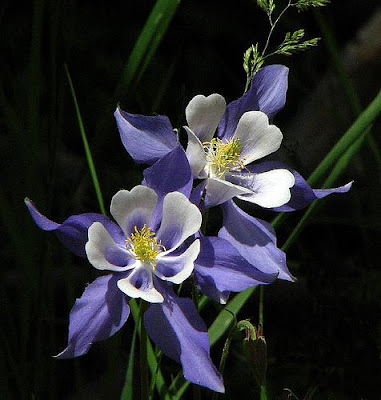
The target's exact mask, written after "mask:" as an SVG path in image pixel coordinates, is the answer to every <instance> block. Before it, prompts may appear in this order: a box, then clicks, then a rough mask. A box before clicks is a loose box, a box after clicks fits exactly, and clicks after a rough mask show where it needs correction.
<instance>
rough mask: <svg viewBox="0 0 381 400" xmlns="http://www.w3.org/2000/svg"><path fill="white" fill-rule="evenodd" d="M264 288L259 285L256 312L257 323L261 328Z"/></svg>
mask: <svg viewBox="0 0 381 400" xmlns="http://www.w3.org/2000/svg"><path fill="white" fill-rule="evenodd" d="M264 296H265V287H264V285H261V286H260V287H259V312H258V323H259V325H261V326H262V327H263V306H264Z"/></svg>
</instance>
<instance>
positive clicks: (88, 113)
mask: <svg viewBox="0 0 381 400" xmlns="http://www.w3.org/2000/svg"><path fill="white" fill-rule="evenodd" d="M154 3H155V2H154V1H152V0H151V1H149V0H142V1H140V2H135V1H129V0H126V1H124V2H118V1H117V2H113V3H112V4H110V3H109V2H106V1H101V0H93V1H88V0H82V1H78V0H52V1H44V0H34V1H21V2H12V1H10V0H5V1H3V2H2V5H1V6H0V18H1V28H0V29H1V39H0V40H1V41H0V46H1V54H2V60H3V62H2V63H1V65H0V71H1V74H0V76H1V86H0V105H1V119H0V134H1V135H0V168H1V170H0V174H1V175H0V176H1V178H0V179H1V183H0V216H1V226H2V229H1V230H0V241H1V246H0V255H1V263H2V268H1V270H0V271H1V283H0V290H1V307H0V316H1V330H0V335H1V337H0V339H1V358H0V363H1V365H0V370H1V380H0V398H1V399H118V398H119V397H120V393H121V390H122V386H123V382H124V379H125V368H126V364H127V359H128V355H129V348H130V342H131V332H132V330H133V322H132V320H130V321H128V322H127V324H126V325H125V327H124V328H123V329H122V330H121V331H120V332H118V333H117V334H116V335H115V336H114V337H113V338H111V339H109V340H107V341H105V342H102V343H98V344H96V345H94V346H92V348H91V350H90V352H89V353H88V355H86V356H83V357H80V358H79V359H77V360H65V361H57V360H55V359H53V358H52V355H55V354H57V353H59V352H60V351H61V350H62V349H63V348H64V347H65V346H66V343H67V328H68V316H69V312H70V309H71V307H72V306H73V304H74V301H75V299H76V298H77V297H79V296H80V295H81V294H82V291H83V289H84V287H85V285H86V284H87V283H88V282H91V281H92V280H93V279H95V277H96V276H97V271H95V269H94V268H92V267H91V266H90V264H89V263H88V262H87V261H86V260H84V259H80V258H79V257H76V256H74V255H72V254H70V253H69V251H68V250H66V249H65V248H64V247H63V246H62V245H61V243H59V242H58V240H57V239H56V237H55V236H54V235H53V234H49V233H46V232H41V231H40V230H39V229H38V228H37V227H36V226H35V225H34V223H33V221H32V219H31V218H30V216H29V214H28V212H27V210H26V207H25V206H24V202H23V200H24V198H25V197H26V196H27V197H29V198H31V199H32V200H33V201H34V203H35V204H36V206H37V207H38V209H39V210H40V211H41V212H42V213H43V214H44V215H47V216H48V217H49V218H51V219H52V220H54V221H57V222H62V221H64V220H65V219H66V218H67V217H68V216H70V215H72V214H79V213H84V212H99V206H98V203H97V199H96V196H95V192H94V189H93V186H92V181H91V177H90V175H89V172H88V167H87V163H86V159H85V156H84V150H83V145H82V141H81V136H80V131H79V127H78V121H77V118H76V114H75V109H74V104H73V99H72V96H71V94H70V89H69V85H68V80H67V77H66V75H65V72H64V64H65V63H66V65H67V67H68V69H69V71H70V74H71V78H72V81H73V85H74V88H75V91H76V95H77V100H78V104H79V107H80V111H81V114H82V117H83V122H84V126H85V130H86V133H87V136H88V140H89V144H90V148H91V151H92V154H93V157H94V161H95V165H96V168H97V172H98V177H99V181H100V185H101V188H102V192H103V196H104V200H105V204H106V208H108V204H109V202H110V200H111V197H112V195H113V194H114V193H115V192H116V191H117V190H119V189H121V188H125V189H130V188H131V187H133V186H134V185H136V184H139V183H140V182H141V179H142V171H143V167H142V166H137V165H134V164H133V162H132V160H131V158H130V157H129V155H128V154H127V153H126V152H125V150H124V148H123V146H122V144H121V142H120V138H119V134H118V131H117V128H116V125H115V121H114V117H113V112H114V110H115V108H116V105H117V104H118V103H120V105H121V107H122V108H123V109H125V110H127V111H129V112H132V113H140V114H146V115H153V114H165V115H167V116H168V117H169V118H170V120H171V122H172V124H173V127H176V128H181V126H182V125H183V124H184V123H185V116H184V110H185V107H186V105H187V103H188V102H189V100H190V99H191V98H192V97H193V96H194V95H195V94H199V93H202V94H204V95H208V94H210V93H213V92H217V93H220V94H222V95H223V96H224V97H225V98H226V99H227V101H231V100H234V99H236V98H237V97H239V96H241V95H242V93H243V90H244V86H245V81H246V76H245V72H244V70H243V68H242V56H243V53H244V51H245V50H246V49H247V48H248V47H249V46H250V45H251V44H253V43H256V42H259V43H260V46H262V47H263V44H264V42H265V40H266V38H267V33H268V30H269V26H268V21H267V18H266V15H265V14H264V13H263V11H261V10H260V8H259V7H258V6H257V5H256V2H255V1H252V0H235V1H234V2H231V1H224V0H222V1H221V0H220V1H214V0H208V1H204V0H196V1H189V0H182V1H180V2H179V4H178V7H177V8H176V12H175V13H174V15H173V19H172V20H171V22H170V24H169V27H168V30H167V31H166V33H165V34H164V35H163V37H162V41H161V43H160V45H159V47H158V48H157V50H156V52H154V54H153V57H152V58H149V55H148V54H147V60H148V61H147V64H148V65H147V68H146V69H144V70H143V69H142V70H140V71H138V73H136V74H134V75H128V74H127V75H126V73H125V66H126V64H127V62H128V60H129V56H130V55H131V52H132V49H133V47H134V45H135V43H136V40H137V38H138V36H139V34H140V32H141V31H142V28H143V26H144V24H145V21H146V20H147V18H148V16H149V14H150V12H151V10H152V8H153V6H154ZM278 3H280V5H281V4H284V2H283V3H282V0H278V2H276V4H278ZM299 28H305V30H306V38H313V37H316V36H319V37H322V38H323V39H322V40H321V42H320V43H319V46H318V47H317V48H315V49H313V50H309V51H307V52H305V53H300V54H297V55H294V56H292V57H279V58H277V57H274V58H273V59H270V61H269V62H270V63H282V64H285V65H287V66H288V67H289V68H290V74H289V91H288V97H287V104H286V107H285V108H284V110H282V111H281V112H280V113H279V114H278V115H277V117H276V119H275V124H276V125H278V126H279V127H280V128H281V130H282V132H283V134H284V142H283V148H282V150H280V151H278V152H277V153H275V154H273V155H272V156H271V157H270V158H271V159H276V160H281V161H285V162H287V164H288V165H290V166H291V167H293V168H295V169H296V170H298V171H299V172H300V173H301V174H302V175H303V176H304V177H308V176H309V174H310V173H311V172H312V171H313V170H314V168H315V167H316V166H317V164H318V163H319V162H320V160H321V159H322V158H323V157H324V155H325V154H326V153H327V152H328V151H329V149H330V148H331V147H332V145H333V144H334V143H335V142H336V141H337V140H338V139H339V138H340V137H341V135H342V134H343V133H344V132H345V131H346V130H347V128H348V127H349V126H350V125H351V124H352V122H353V121H354V120H355V119H356V116H357V115H358V114H359V113H360V112H361V110H362V109H363V108H364V107H366V106H367V104H368V103H369V102H370V101H371V100H372V99H373V98H374V97H375V95H376V94H377V93H378V91H379V88H380V86H381V85H380V84H381V74H380V72H381V7H380V4H379V2H378V1H376V0H364V1H358V0H357V1H356V0H348V1H346V2H345V3H344V2H341V1H332V4H331V5H329V6H328V7H325V8H324V9H320V10H319V12H315V11H307V12H305V13H298V12H296V11H290V12H289V13H287V14H286V15H285V16H284V18H283V19H282V20H281V22H280V24H279V25H278V27H277V29H276V31H275V32H274V36H273V39H272V43H270V46H271V44H272V45H273V46H276V45H278V44H279V43H280V42H281V41H282V39H283V37H284V34H285V33H286V32H288V31H295V30H297V29H299ZM379 134H380V124H379V123H375V124H374V125H373V127H372V130H371V135H372V137H373V141H372V142H371V141H366V142H365V143H364V145H363V147H362V149H361V150H360V152H359V153H358V154H357V156H356V157H355V158H354V159H353V160H352V162H351V163H350V164H349V167H348V169H347V172H346V174H345V175H343V176H342V177H341V178H340V181H338V182H337V186H339V185H342V184H345V183H347V182H348V181H351V180H354V184H353V188H352V190H351V192H350V193H349V194H346V195H342V196H338V195H336V196H331V197H330V198H328V199H327V200H324V201H322V202H321V203H322V205H321V207H320V208H319V211H318V213H316V214H315V215H314V217H313V218H312V219H311V221H310V224H309V225H308V227H307V228H306V229H305V230H304V231H303V232H302V234H301V236H300V237H299V239H298V241H297V242H296V243H295V244H294V245H293V246H292V247H291V248H290V249H289V251H288V262H289V268H290V270H291V272H292V273H293V275H295V276H296V277H297V278H298V281H297V282H296V283H288V282H282V281H280V282H276V283H275V284H273V285H271V286H270V287H268V288H266V292H265V315H264V333H265V337H266V341H267V345H268V356H269V359H268V374H267V381H268V382H267V383H268V391H269V398H270V399H294V398H298V399H300V400H302V399H305V400H307V399H310V400H311V399H358V400H360V399H362V400H365V399H367V400H372V399H380V398H381V387H380V382H381V379H380V378H381V375H380V350H381V349H380V346H381V319H380V298H381V297H380V295H381V270H380V261H379V260H380V256H379V252H380V249H381V236H380V230H381V189H380V188H381V161H380V156H379V154H380V135H379ZM248 211H249V212H250V213H251V214H252V215H256V216H259V217H262V218H264V219H266V220H268V221H271V220H272V219H273V218H274V217H275V214H274V213H270V212H268V213H264V212H262V211H260V210H258V209H254V208H253V209H250V210H248ZM302 215H303V211H300V212H297V213H294V214H293V215H292V216H290V217H289V218H288V219H287V221H286V223H285V224H283V225H282V226H281V227H280V228H279V229H278V230H277V235H278V241H279V245H282V244H283V243H284V242H285V240H286V239H287V236H288V234H289V233H290V232H291V231H292V229H293V227H294V226H295V225H296V224H297V222H298V221H299V220H300V218H301V216H302ZM217 220H218V215H217ZM216 229H218V226H216ZM218 310H220V306H219V305H210V306H209V307H207V308H206V309H205V312H204V314H203V315H202V316H203V318H204V319H205V320H206V321H207V323H208V324H210V323H211V322H212V320H213V318H214V316H215V315H216V313H217V312H218ZM257 310H258V296H257V295H254V296H253V298H252V299H251V300H250V301H249V302H248V303H247V304H246V306H245V307H244V309H243V310H242V311H241V313H240V318H241V319H243V318H251V319H252V321H253V323H254V324H256V323H257V322H258V311H257ZM222 345H223V343H218V345H217V346H216V348H215V349H213V351H212V356H213V358H214V360H215V362H216V364H218V361H219V356H220V353H221V348H222ZM243 352H244V349H243V347H242V337H240V336H237V337H234V340H233V343H232V346H231V353H230V356H229V358H228V361H227V366H226V373H225V383H226V395H225V397H222V398H226V399H239V398H240V399H253V398H258V389H257V387H256V384H255V381H254V379H253V377H252V375H251V372H250V368H249V366H248V365H247V363H246V361H245V359H244V355H243ZM162 365H163V371H164V372H165V374H166V377H167V380H168V382H170V380H171V376H172V375H171V374H172V373H173V372H174V371H175V372H176V371H177V370H176V369H175V368H176V367H175V366H174V364H171V363H169V361H168V360H167V359H166V358H165V357H163V363H162ZM166 365H169V367H166ZM138 383H139V382H138V379H137V378H136V387H137V389H138ZM201 393H202V397H201V398H203V399H204V398H205V399H208V398H211V393H209V392H208V391H207V390H204V389H202V391H201ZM138 398H139V395H138V391H137V395H136V399H138ZM188 398H189V399H191V398H192V391H191V390H190V391H188V392H187V393H186V394H185V395H184V399H188Z"/></svg>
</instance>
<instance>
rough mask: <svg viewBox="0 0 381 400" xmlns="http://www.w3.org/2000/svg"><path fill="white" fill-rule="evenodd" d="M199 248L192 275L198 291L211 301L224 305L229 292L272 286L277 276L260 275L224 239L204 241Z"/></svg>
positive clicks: (201, 239)
mask: <svg viewBox="0 0 381 400" xmlns="http://www.w3.org/2000/svg"><path fill="white" fill-rule="evenodd" d="M200 244H201V249H200V255H199V256H198V258H197V260H196V261H195V269H194V275H195V279H196V283H197V285H198V286H199V288H200V290H201V291H202V292H203V293H204V294H205V295H207V296H208V297H211V298H212V299H213V300H216V301H218V302H226V300H227V297H228V295H229V292H241V291H243V290H246V289H248V288H250V287H253V286H256V285H259V284H267V283H271V282H273V281H274V280H275V279H276V278H277V276H278V274H277V273H272V274H266V273H263V272H261V271H259V270H258V269H257V268H255V267H254V266H253V265H251V264H250V263H249V262H248V261H247V260H246V259H245V258H243V257H242V256H241V255H240V254H239V252H238V251H237V249H235V248H234V247H233V245H231V244H230V243H229V242H228V241H227V240H225V239H222V238H218V237H203V238H200Z"/></svg>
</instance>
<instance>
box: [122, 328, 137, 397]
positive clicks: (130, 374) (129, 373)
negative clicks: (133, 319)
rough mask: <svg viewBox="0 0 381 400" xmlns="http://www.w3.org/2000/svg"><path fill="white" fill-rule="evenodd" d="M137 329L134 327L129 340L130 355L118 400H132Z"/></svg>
mask: <svg viewBox="0 0 381 400" xmlns="http://www.w3.org/2000/svg"><path fill="white" fill-rule="evenodd" d="M137 331H138V330H137V327H136V326H135V329H134V333H133V334H132V339H131V348H130V355H129V357H128V364H127V370H126V379H125V383H124V387H123V391H122V395H121V397H120V400H133V399H134V392H133V385H132V382H133V379H134V363H135V347H136V346H135V345H136V335H137Z"/></svg>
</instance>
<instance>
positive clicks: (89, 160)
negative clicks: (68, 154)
mask: <svg viewBox="0 0 381 400" xmlns="http://www.w3.org/2000/svg"><path fill="white" fill-rule="evenodd" d="M64 67H65V73H66V77H67V80H68V82H69V87H70V92H71V95H72V97H73V102H74V107H75V113H76V115H77V120H78V125H79V131H80V132H81V137H82V142H83V147H84V149H85V155H86V160H87V164H88V166H89V170H90V174H91V179H92V181H93V186H94V189H95V193H96V195H97V199H98V203H99V208H100V210H101V213H102V214H103V215H106V210H105V206H104V202H103V196H102V191H101V187H100V185H99V180H98V175H97V172H96V170H95V165H94V161H93V156H92V155H91V150H90V146H89V142H88V140H87V136H86V131H85V127H84V125H83V121H82V116H81V111H80V109H79V105H78V101H77V97H76V95H75V90H74V86H73V82H72V80H71V76H70V73H69V69H68V67H67V65H66V64H65V65H64Z"/></svg>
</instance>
